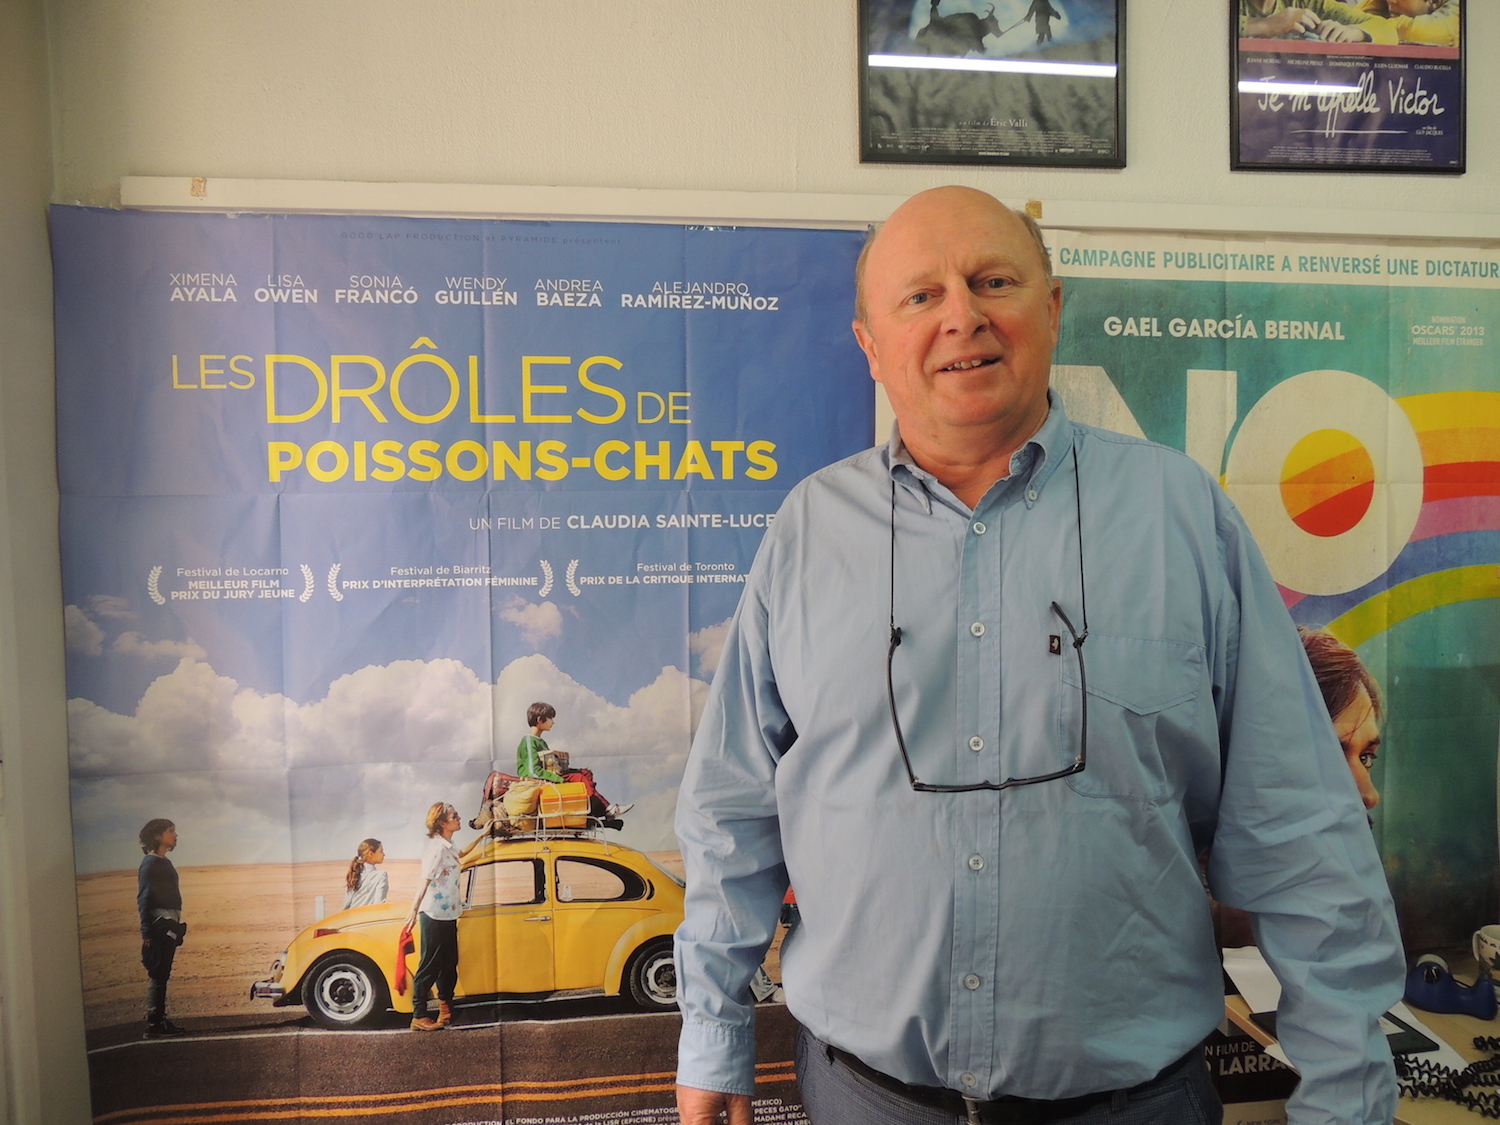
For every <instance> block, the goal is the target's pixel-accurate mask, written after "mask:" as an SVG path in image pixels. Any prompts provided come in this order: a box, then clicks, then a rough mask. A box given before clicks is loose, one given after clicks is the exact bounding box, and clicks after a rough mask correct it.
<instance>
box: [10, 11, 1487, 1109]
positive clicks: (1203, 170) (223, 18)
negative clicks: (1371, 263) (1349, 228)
mask: <svg viewBox="0 0 1500 1125" xmlns="http://www.w3.org/2000/svg"><path fill="white" fill-rule="evenodd" d="M1230 6H1231V5H1230V3H1229V0H1224V2H1223V3H1219V4H1215V3H1213V2H1212V0H1129V23H1128V42H1129V52H1128V61H1127V98H1128V147H1129V167H1128V168H1126V169H1125V170H1123V171H1118V172H1106V171H1072V172H1064V171H1041V170H1027V169H1017V170H986V169H974V168H959V167H946V168H941V167H906V166H895V165H861V164H860V163H859V161H858V147H857V123H856V119H855V112H856V111H855V106H856V94H855V84H856V75H857V71H856V55H855V46H854V12H855V5H854V0H836V2H828V0H751V2H749V3H738V4H732V3H725V2H715V0H569V2H567V3H560V2H558V3H548V2H543V0H428V2H426V3H411V2H410V0H256V2H255V3H253V4H244V3H234V2H231V0H0V105H3V106H4V107H5V110H4V112H3V113H0V263H3V267H0V474H3V479H0V505H3V506H0V753H3V754H4V759H5V760H4V771H5V772H4V784H5V787H6V788H5V792H4V796H3V798H0V801H3V803H0V814H3V823H0V849H3V854H0V907H3V926H0V929H3V936H4V943H5V946H4V953H3V958H0V970H3V972H0V984H3V992H0V1003H3V1005H4V1018H3V1020H0V1027H4V1028H5V1036H6V1045H7V1049H6V1052H5V1054H6V1058H7V1060H8V1066H7V1069H6V1070H5V1071H4V1072H0V1073H3V1074H4V1076H5V1083H6V1084H7V1085H8V1087H9V1091H8V1092H9V1103H10V1107H11V1108H10V1113H11V1116H12V1117H13V1119H14V1120H15V1121H16V1122H17V1123H18V1125H19V1123H22V1122H24V1123H26V1125H31V1123H33V1122H44V1121H45V1122H46V1125H71V1123H73V1122H79V1123H82V1122H84V1121H87V1119H88V1110H87V1081H86V1073H85V1070H84V1058H83V1053H82V1032H81V1016H80V1000H79V996H80V994H79V979H78V967H77V944H76V927H75V922H74V919H73V904H74V898H73V888H72V881H71V869H70V867H69V863H70V860H71V856H70V854H69V852H68V839H69V835H68V831H67V824H68V810H67V796H68V790H67V776H66V748H65V747H66V742H65V736H64V732H63V729H62V709H63V697H64V691H63V684H62V662H61V655H60V654H61V642H60V620H61V618H60V613H59V611H58V607H59V592H58V591H59V582H58V570H57V561H56V523H55V504H56V484H55V478H54V477H53V474H52V468H51V458H52V439H51V434H52V418H51V379H50V368H51V344H50V335H49V333H48V330H47V324H48V322H49V320H50V315H51V307H50V293H49V291H48V285H49V280H48V278H49V273H48V266H47V261H46V256H45V241H44V239H45V232H44V228H43V226H42V219H41V206H42V202H43V200H44V199H45V197H46V195H47V191H48V186H49V174H48V173H49V169H48V168H47V159H46V158H47V147H48V146H47V142H46V136H45V123H46V120H47V115H48V113H49V101H48V85H47V83H48V78H47V67H46V66H45V65H44V64H45V63H46V62H48V61H50V67H51V100H50V114H51V125H52V136H51V157H52V168H51V169H50V172H51V176H50V181H51V192H52V198H53V199H55V200H59V201H66V202H82V203H89V204H97V205H110V204H112V203H114V202H115V201H116V200H117V199H118V184H119V180H120V177H121V176H124V175H137V176H208V177H237V178H249V179H256V178H270V179H309V180H369V181H419V182H447V183H465V182H469V183H497V184H535V185H551V184H556V185H569V186H585V187H593V186H599V187H651V188H693V189H705V190H712V189H719V190H736V191H747V190H748V191H782V192H785V191H797V192H819V193H822V192H830V193H846V194H877V195H880V194H904V193H908V192H911V191H914V190H917V189H920V188H923V187H928V186H931V185H933V184H936V183H943V182H960V183H969V184H973V185H975V186H978V187H982V188H985V189H987V190H990V191H993V192H994V193H996V194H997V195H1000V196H1001V197H1002V198H1005V199H1009V200H1020V199H1028V198H1035V199H1040V200H1043V201H1104V202H1117V203H1119V202H1123V203H1158V204H1160V203H1167V204H1202V203H1209V204H1220V205H1224V206H1232V207H1247V208H1248V207H1266V206H1285V207H1288V208H1309V207H1310V208H1333V209H1344V208H1347V209H1351V210H1371V211H1381V212H1398V213H1399V212H1430V213H1438V214H1454V213H1466V214H1474V215H1486V216H1494V215H1497V214H1500V144H1496V143H1495V142H1496V138H1497V135H1500V130H1497V127H1496V124H1495V120H1494V118H1493V116H1492V112H1493V111H1492V108H1491V107H1493V106H1495V105H1497V104H1500V68H1497V67H1495V66H1494V65H1492V64H1490V63H1488V62H1487V61H1486V60H1487V59H1489V58H1490V57H1491V55H1490V51H1489V50H1488V49H1487V48H1488V46H1489V45H1491V44H1494V43H1495V42H1497V41H1500V4H1496V3H1494V2H1492V0H1477V2H1476V0H1470V10H1469V13H1468V15H1469V29H1468V30H1469V39H1470V42H1471V43H1475V44H1479V45H1481V49H1478V50H1471V52H1470V55H1471V59H1472V60H1473V63H1472V65H1471V72H1470V77H1469V104H1470V106H1471V107H1474V108H1475V109H1476V110H1478V111H1482V112H1479V113H1476V115H1475V116H1474V117H1473V118H1472V123H1471V127H1470V131H1469V168H1470V171H1469V173H1468V174H1467V175H1464V176H1461V177H1444V176H1391V175H1362V176H1351V175H1313V174H1296V175H1288V174H1270V173H1243V172H1240V173H1231V172H1230V171H1229V170H1228V166H1229V157H1228V136H1227V134H1228V93H1227V84H1228V62H1227V42H1228V9H1229V7H1230ZM44 14H45V43H46V48H45V53H44V48H43V41H44V40H43V36H44V32H43V15H44ZM1486 114H1490V116H1486ZM1490 226H1491V228H1492V226H1493V224H1490ZM23 646H24V647H23ZM0 1122H3V1118H0Z"/></svg>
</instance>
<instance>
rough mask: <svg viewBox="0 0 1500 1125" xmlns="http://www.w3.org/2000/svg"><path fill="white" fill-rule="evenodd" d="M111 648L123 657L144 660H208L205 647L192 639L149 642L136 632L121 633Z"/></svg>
mask: <svg viewBox="0 0 1500 1125" xmlns="http://www.w3.org/2000/svg"><path fill="white" fill-rule="evenodd" d="M109 648H110V651H111V652H118V653H119V654H120V655H121V656H138V657H140V658H141V659H142V660H181V659H182V658H183V657H185V656H191V657H193V658H194V659H196V660H207V659H208V653H206V652H204V651H203V646H202V645H200V644H198V642H196V641H195V640H193V638H192V637H189V638H188V639H187V640H185V641H171V640H161V641H148V640H146V639H145V638H144V637H142V636H141V635H140V634H139V633H137V632H135V631H134V630H131V631H130V632H128V633H121V634H120V635H119V636H118V637H116V638H115V640H114V643H113V644H112V645H110V646H109Z"/></svg>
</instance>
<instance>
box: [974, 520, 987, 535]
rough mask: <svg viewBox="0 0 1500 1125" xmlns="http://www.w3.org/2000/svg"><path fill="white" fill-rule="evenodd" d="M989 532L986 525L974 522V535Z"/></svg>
mask: <svg viewBox="0 0 1500 1125" xmlns="http://www.w3.org/2000/svg"><path fill="white" fill-rule="evenodd" d="M988 530H989V529H988V528H987V527H985V526H984V524H982V523H980V522H979V521H978V520H975V521H974V534H975V535H983V534H984V533H985V532H986V531H988Z"/></svg>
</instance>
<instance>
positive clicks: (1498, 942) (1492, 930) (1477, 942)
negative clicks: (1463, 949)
mask: <svg viewBox="0 0 1500 1125" xmlns="http://www.w3.org/2000/svg"><path fill="white" fill-rule="evenodd" d="M1470 945H1471V948H1472V951H1473V953H1474V960H1476V961H1478V962H1479V968H1480V970H1481V971H1482V972H1486V973H1488V974H1490V975H1491V976H1495V975H1496V974H1497V973H1500V926H1481V927H1480V928H1479V929H1477V930H1475V931H1474V938H1473V941H1472V942H1471V943H1470Z"/></svg>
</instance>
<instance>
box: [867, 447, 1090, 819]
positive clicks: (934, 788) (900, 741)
mask: <svg viewBox="0 0 1500 1125" xmlns="http://www.w3.org/2000/svg"><path fill="white" fill-rule="evenodd" d="M1072 451H1073V507H1074V512H1075V515H1076V516H1077V521H1078V598H1079V606H1080V608H1081V611H1082V625H1083V632H1081V633H1080V632H1078V631H1077V630H1075V629H1074V628H1073V622H1072V621H1070V620H1069V619H1068V615H1067V614H1066V613H1064V612H1063V609H1062V607H1061V606H1060V605H1058V604H1057V603H1056V602H1053V603H1052V612H1053V613H1054V614H1056V615H1057V618H1058V620H1059V621H1061V622H1062V623H1063V628H1065V629H1066V630H1067V631H1068V636H1069V637H1071V638H1072V643H1073V651H1074V652H1075V653H1076V654H1077V656H1078V684H1079V687H1080V688H1081V689H1082V693H1083V705H1082V708H1083V713H1082V722H1081V724H1080V726H1079V733H1078V756H1077V757H1075V758H1074V759H1073V763H1072V765H1070V766H1068V767H1067V768H1066V769H1060V770H1056V771H1054V772H1052V773H1044V774H1038V775H1037V776H1035V777H1008V778H1006V779H1005V780H1004V781H981V782H979V783H978V784H976V785H936V784H932V783H930V782H926V781H922V780H920V779H919V778H918V777H917V774H916V771H915V770H913V769H912V768H911V755H910V754H908V753H907V750H906V738H905V737H904V736H903V735H902V733H901V717H900V716H899V715H898V714H897V713H896V687H895V682H894V675H893V665H894V663H895V657H896V649H897V648H898V647H899V646H900V644H901V629H900V627H899V626H897V624H896V482H895V480H894V479H892V481H891V612H890V625H891V637H890V647H888V648H887V649H886V653H885V689H886V693H887V695H888V696H889V698H890V703H891V726H892V727H893V728H894V729H895V731H896V745H897V746H898V747H900V748H901V761H902V763H903V764H904V765H905V766H906V776H907V779H908V780H910V782H911V787H912V789H913V791H915V792H917V793H978V792H981V791H984V790H992V791H999V790H1001V789H1015V788H1018V787H1020V786H1022V785H1037V784H1040V783H1041V782H1043V781H1056V780H1057V779H1058V778H1062V777H1071V776H1072V775H1073V774H1075V773H1082V772H1083V771H1084V769H1085V767H1086V766H1087V765H1088V749H1089V682H1088V675H1087V673H1086V671H1085V669H1084V664H1083V642H1084V641H1086V640H1088V639H1089V603H1088V590H1087V587H1086V585H1085V583H1084V578H1083V495H1082V491H1081V489H1080V487H1079V483H1078V447H1077V445H1074V446H1073V447H1072ZM1056 647H1058V646H1055V645H1054V651H1055V649H1056Z"/></svg>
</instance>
